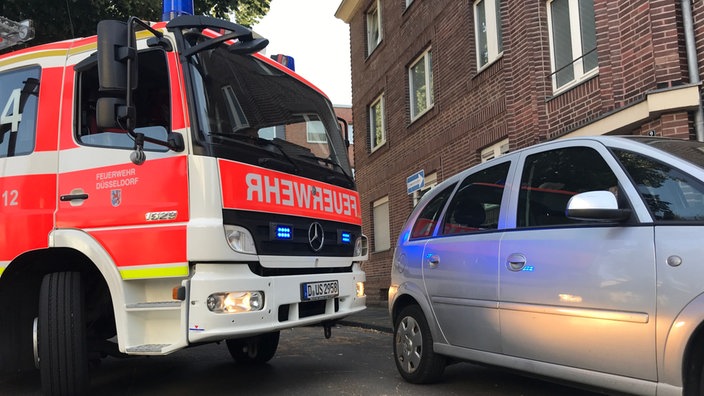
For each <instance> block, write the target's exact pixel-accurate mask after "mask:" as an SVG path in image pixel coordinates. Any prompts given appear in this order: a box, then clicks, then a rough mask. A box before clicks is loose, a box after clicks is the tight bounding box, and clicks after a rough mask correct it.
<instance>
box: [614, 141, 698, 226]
mask: <svg viewBox="0 0 704 396" xmlns="http://www.w3.org/2000/svg"><path fill="white" fill-rule="evenodd" d="M614 153H615V154H616V157H617V158H618V159H619V161H620V162H621V164H622V165H623V167H624V168H625V169H626V172H628V174H629V176H630V177H631V180H633V182H634V183H635V185H636V188H637V189H638V193H639V194H640V196H641V198H643V200H644V201H645V203H646V204H647V205H648V209H649V210H650V214H651V215H652V217H653V219H654V220H656V221H701V220H704V184H703V183H702V182H701V181H699V180H697V179H695V178H694V177H692V176H690V175H687V174H686V173H684V172H682V171H681V170H679V169H676V168H673V167H671V166H670V165H667V164H665V163H663V162H660V161H657V160H655V159H653V158H651V157H647V156H645V155H642V154H638V153H634V152H631V151H625V150H614Z"/></svg>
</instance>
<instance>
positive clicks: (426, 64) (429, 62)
mask: <svg viewBox="0 0 704 396" xmlns="http://www.w3.org/2000/svg"><path fill="white" fill-rule="evenodd" d="M421 62H422V66H423V68H424V71H425V81H424V82H423V88H422V89H424V90H425V109H422V110H420V111H419V110H418V106H417V104H416V95H415V93H416V92H417V91H418V90H420V89H421V88H420V87H415V86H414V82H413V69H414V68H415V67H416V66H418V65H420V64H421ZM434 96H435V94H434V89H433V50H432V48H428V49H427V50H425V51H424V52H423V53H422V54H421V55H420V56H419V57H418V58H416V59H415V60H414V61H413V63H411V65H410V66H409V67H408V99H409V104H410V109H411V122H413V121H415V120H416V119H418V118H419V117H420V116H422V115H423V114H425V113H427V112H428V111H429V110H430V109H432V108H433V105H434V104H435V98H434Z"/></svg>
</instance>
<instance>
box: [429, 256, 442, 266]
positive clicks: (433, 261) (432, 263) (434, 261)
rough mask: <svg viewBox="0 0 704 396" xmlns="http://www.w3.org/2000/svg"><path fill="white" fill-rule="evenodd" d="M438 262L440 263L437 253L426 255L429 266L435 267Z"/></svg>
mask: <svg viewBox="0 0 704 396" xmlns="http://www.w3.org/2000/svg"><path fill="white" fill-rule="evenodd" d="M438 264H440V256H438V255H437V254H431V255H428V265H430V268H435V267H437V266H438Z"/></svg>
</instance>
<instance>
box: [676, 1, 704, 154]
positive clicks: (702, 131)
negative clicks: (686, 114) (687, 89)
mask: <svg viewBox="0 0 704 396" xmlns="http://www.w3.org/2000/svg"><path fill="white" fill-rule="evenodd" d="M681 4H682V21H683V22H684V41H685V51H686V53H687V68H688V69H689V82H690V84H699V83H700V82H701V78H700V77H699V64H698V61H697V45H696V43H695V41H694V23H693V17H692V4H691V3H690V0H682V1H681ZM694 133H695V135H696V138H697V140H698V141H700V142H704V109H703V108H702V100H701V94H700V97H699V106H697V110H696V111H695V112H694Z"/></svg>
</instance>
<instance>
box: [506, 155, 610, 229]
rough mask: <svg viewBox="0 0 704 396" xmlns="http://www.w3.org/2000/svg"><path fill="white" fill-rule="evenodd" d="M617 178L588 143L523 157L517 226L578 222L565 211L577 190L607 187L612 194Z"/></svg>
mask: <svg viewBox="0 0 704 396" xmlns="http://www.w3.org/2000/svg"><path fill="white" fill-rule="evenodd" d="M617 187H618V178H617V177H616V175H615V174H614V173H613V171H612V170H611V168H610V167H609V166H608V164H607V163H606V161H604V158H602V156H601V155H600V154H599V153H598V152H597V151H596V150H594V149H592V148H589V147H567V148H563V149H557V150H550V151H545V152H542V153H538V154H533V155H530V156H528V157H527V158H526V162H525V165H524V167H523V175H522V176H521V191H520V194H519V197H518V212H517V215H518V218H517V221H516V224H517V226H518V227H540V226H554V225H560V224H572V223H578V222H580V220H574V219H569V218H567V216H566V215H565V209H566V208H567V202H568V201H569V199H570V198H571V197H572V196H573V195H575V194H578V193H581V192H586V191H598V190H607V191H611V192H613V193H614V194H616V189H617Z"/></svg>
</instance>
